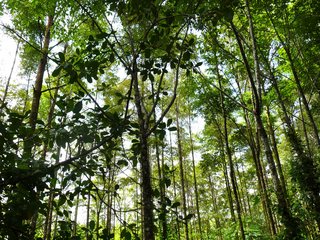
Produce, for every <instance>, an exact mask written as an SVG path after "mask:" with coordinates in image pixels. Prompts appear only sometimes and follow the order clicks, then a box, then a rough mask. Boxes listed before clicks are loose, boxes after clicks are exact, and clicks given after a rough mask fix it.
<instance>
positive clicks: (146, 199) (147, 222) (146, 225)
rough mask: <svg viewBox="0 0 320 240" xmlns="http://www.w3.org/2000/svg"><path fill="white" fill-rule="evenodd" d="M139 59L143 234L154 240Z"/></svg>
mask: <svg viewBox="0 0 320 240" xmlns="http://www.w3.org/2000/svg"><path fill="white" fill-rule="evenodd" d="M136 61H137V59H136V58H134V60H133V69H132V73H131V77H132V81H133V87H134V92H135V93H134V100H135V106H136V109H137V114H138V123H139V131H140V132H139V141H140V165H141V179H142V218H143V219H142V232H143V239H144V240H154V239H155V234H154V225H153V221H154V214H153V209H154V207H153V191H152V185H151V166H150V159H149V143H148V130H149V125H148V122H147V121H146V113H145V110H144V108H143V105H142V104H143V103H142V99H141V98H142V96H141V94H140V89H139V80H138V68H137V62H136Z"/></svg>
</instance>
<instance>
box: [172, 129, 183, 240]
mask: <svg viewBox="0 0 320 240" xmlns="http://www.w3.org/2000/svg"><path fill="white" fill-rule="evenodd" d="M169 144H170V159H171V167H172V169H175V165H174V162H173V147H172V137H171V132H169ZM172 182H173V197H174V200H175V201H176V199H177V187H176V177H175V172H173V173H172ZM175 211H176V212H178V207H176V208H175ZM175 228H176V230H177V233H178V239H179V240H180V239H181V238H180V224H179V220H178V218H176V224H175Z"/></svg>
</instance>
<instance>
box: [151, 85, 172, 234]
mask: <svg viewBox="0 0 320 240" xmlns="http://www.w3.org/2000/svg"><path fill="white" fill-rule="evenodd" d="M151 89H152V95H155V92H154V86H153V83H151ZM154 104H155V100H154V99H153V105H154ZM153 117H154V121H155V122H157V114H156V111H154V113H153ZM154 137H155V150H156V159H157V168H158V169H157V170H158V177H159V189H160V205H161V210H160V215H159V216H160V217H159V219H160V224H161V227H162V231H161V239H163V240H166V239H167V238H168V227H167V213H166V201H165V197H166V196H165V187H166V186H165V181H164V178H165V177H164V174H163V171H162V169H163V165H162V164H161V161H160V151H159V141H160V140H159V138H158V134H157V132H154ZM161 165H162V166H161Z"/></svg>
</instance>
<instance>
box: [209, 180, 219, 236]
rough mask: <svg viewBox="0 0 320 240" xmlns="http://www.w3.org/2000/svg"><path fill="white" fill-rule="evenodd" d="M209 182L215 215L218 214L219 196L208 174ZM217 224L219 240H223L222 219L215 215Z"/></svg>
mask: <svg viewBox="0 0 320 240" xmlns="http://www.w3.org/2000/svg"><path fill="white" fill-rule="evenodd" d="M208 180H209V186H210V192H211V198H212V203H213V209H214V211H215V213H218V204H217V196H216V194H215V189H214V185H213V183H212V179H211V176H210V174H208ZM214 220H215V223H216V228H217V229H218V233H219V235H218V239H219V240H221V239H222V232H221V229H222V225H221V221H220V218H219V217H218V216H217V214H215V218H214Z"/></svg>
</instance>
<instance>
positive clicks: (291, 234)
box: [231, 22, 299, 239]
mask: <svg viewBox="0 0 320 240" xmlns="http://www.w3.org/2000/svg"><path fill="white" fill-rule="evenodd" d="M231 28H232V30H233V32H234V34H235V36H236V40H237V43H238V46H239V48H240V52H241V56H242V59H243V61H244V63H245V67H246V70H247V73H248V77H249V80H250V85H251V89H252V92H253V96H254V116H255V120H256V124H257V129H258V131H259V134H260V138H261V140H262V142H263V145H264V148H265V154H266V158H267V161H268V164H269V168H270V171H271V174H272V181H273V185H274V189H275V192H276V196H277V200H278V204H279V209H280V213H281V216H282V221H283V223H284V225H285V227H286V229H287V232H286V234H287V237H288V238H291V239H293V238H295V237H298V230H299V229H297V227H296V223H297V221H296V219H295V218H294V217H293V216H292V214H291V210H290V208H289V204H288V201H287V199H286V196H285V193H284V190H283V188H282V186H281V182H280V180H279V177H278V173H277V169H276V165H275V162H274V159H273V156H272V151H271V147H270V143H269V139H268V135H267V133H266V130H265V127H264V124H263V122H262V118H261V104H260V102H261V100H260V99H259V94H258V91H257V88H256V85H255V82H254V78H253V76H252V73H251V68H250V65H249V62H248V60H247V57H246V54H245V52H244V49H243V46H242V42H241V38H240V36H239V33H238V31H237V29H236V27H235V25H234V24H233V22H231Z"/></svg>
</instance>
